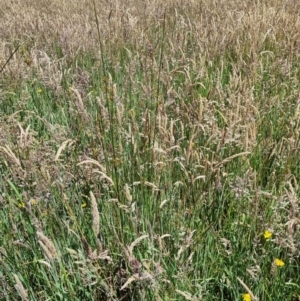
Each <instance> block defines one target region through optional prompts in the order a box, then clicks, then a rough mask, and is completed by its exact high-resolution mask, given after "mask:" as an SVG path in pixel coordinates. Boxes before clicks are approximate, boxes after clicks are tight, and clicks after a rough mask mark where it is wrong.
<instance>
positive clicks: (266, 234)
mask: <svg viewBox="0 0 300 301" xmlns="http://www.w3.org/2000/svg"><path fill="white" fill-rule="evenodd" d="M272 235H273V233H272V232H270V231H269V230H266V231H265V233H264V238H265V239H269V238H271V237H272Z"/></svg>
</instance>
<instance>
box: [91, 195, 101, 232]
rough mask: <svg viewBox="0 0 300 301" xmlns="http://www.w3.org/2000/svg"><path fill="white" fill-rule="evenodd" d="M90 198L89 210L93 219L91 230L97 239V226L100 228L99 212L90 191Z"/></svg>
mask: <svg viewBox="0 0 300 301" xmlns="http://www.w3.org/2000/svg"><path fill="white" fill-rule="evenodd" d="M90 197H91V210H92V217H93V229H94V232H95V235H96V237H97V236H98V235H99V233H100V229H99V226H100V216H99V210H98V205H97V201H96V198H95V196H94V194H93V192H92V191H90Z"/></svg>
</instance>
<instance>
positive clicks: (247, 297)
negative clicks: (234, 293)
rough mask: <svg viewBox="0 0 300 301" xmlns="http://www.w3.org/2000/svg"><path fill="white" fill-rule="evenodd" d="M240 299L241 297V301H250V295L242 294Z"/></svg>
mask: <svg viewBox="0 0 300 301" xmlns="http://www.w3.org/2000/svg"><path fill="white" fill-rule="evenodd" d="M242 297H243V301H251V295H250V294H248V293H247V294H243V295H242Z"/></svg>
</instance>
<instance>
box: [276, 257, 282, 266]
mask: <svg viewBox="0 0 300 301" xmlns="http://www.w3.org/2000/svg"><path fill="white" fill-rule="evenodd" d="M274 263H275V265H276V266H277V267H283V266H284V262H283V261H282V260H281V259H278V258H276V259H275V261H274Z"/></svg>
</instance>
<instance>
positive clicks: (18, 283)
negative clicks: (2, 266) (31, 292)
mask: <svg viewBox="0 0 300 301" xmlns="http://www.w3.org/2000/svg"><path fill="white" fill-rule="evenodd" d="M13 275H14V278H15V281H16V284H15V288H16V289H17V291H18V292H19V294H20V296H21V298H22V300H25V301H27V300H29V299H28V292H27V290H25V288H24V286H23V284H22V282H21V281H20V279H19V277H18V275H16V274H13Z"/></svg>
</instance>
